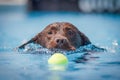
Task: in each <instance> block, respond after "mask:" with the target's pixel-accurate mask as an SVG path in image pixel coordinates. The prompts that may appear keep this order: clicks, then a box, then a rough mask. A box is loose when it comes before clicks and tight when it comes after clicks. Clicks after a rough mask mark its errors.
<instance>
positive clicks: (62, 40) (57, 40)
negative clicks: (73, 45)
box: [56, 39, 67, 44]
mask: <svg viewBox="0 0 120 80" xmlns="http://www.w3.org/2000/svg"><path fill="white" fill-rule="evenodd" d="M66 42H67V40H66V39H56V43H57V44H65V43H66Z"/></svg>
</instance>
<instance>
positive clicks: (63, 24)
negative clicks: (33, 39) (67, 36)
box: [47, 22, 76, 29]
mask: <svg viewBox="0 0 120 80" xmlns="http://www.w3.org/2000/svg"><path fill="white" fill-rule="evenodd" d="M53 27H54V28H57V29H63V28H72V29H76V28H75V26H74V25H72V24H70V23H67V22H56V23H52V24H50V25H48V26H47V28H48V29H51V28H53Z"/></svg>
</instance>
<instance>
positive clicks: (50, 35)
mask: <svg viewBox="0 0 120 80" xmlns="http://www.w3.org/2000/svg"><path fill="white" fill-rule="evenodd" d="M29 43H36V44H40V45H41V46H43V47H45V48H48V49H52V48H57V49H63V50H76V49H77V48H79V47H80V46H84V45H88V44H91V42H90V40H89V39H88V37H87V36H86V35H85V34H84V33H82V32H81V31H79V30H78V29H77V27H75V26H74V25H73V24H71V23H69V22H55V23H52V24H49V25H48V26H47V27H46V28H45V29H44V30H43V31H41V32H40V33H38V34H37V35H36V36H35V37H33V38H32V39H31V40H29V41H28V42H26V43H24V44H22V45H21V46H19V48H24V47H25V45H27V44H29Z"/></svg>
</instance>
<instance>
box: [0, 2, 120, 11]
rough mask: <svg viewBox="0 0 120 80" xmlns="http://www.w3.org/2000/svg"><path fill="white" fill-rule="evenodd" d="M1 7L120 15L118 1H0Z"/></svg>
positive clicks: (119, 3)
mask: <svg viewBox="0 0 120 80" xmlns="http://www.w3.org/2000/svg"><path fill="white" fill-rule="evenodd" d="M0 5H1V6H5V5H6V6H25V7H26V9H27V10H29V11H33V10H39V11H41V10H42V11H45V10H49V11H80V12H111V13H120V0H0Z"/></svg>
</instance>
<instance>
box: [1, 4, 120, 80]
mask: <svg viewBox="0 0 120 80" xmlns="http://www.w3.org/2000/svg"><path fill="white" fill-rule="evenodd" d="M62 21H65V22H70V23H72V24H74V25H75V26H77V28H78V29H79V30H80V31H82V32H83V33H85V34H86V35H87V36H88V37H89V39H90V40H91V42H92V43H93V44H94V45H96V46H98V47H102V48H105V49H107V52H101V51H100V52H99V51H96V52H95V51H93V52H89V54H87V55H84V57H85V58H83V54H85V52H81V51H79V49H78V51H75V52H72V54H70V55H66V56H67V57H68V60H69V63H68V65H65V66H50V65H48V63H47V60H48V58H49V57H50V56H51V55H50V54H30V53H31V52H30V51H28V52H26V50H24V51H23V54H22V53H20V52H18V51H16V50H14V48H15V47H17V46H19V45H21V44H22V43H24V42H25V41H27V40H29V39H31V38H32V37H33V36H35V35H36V34H37V33H38V32H40V31H42V30H43V29H44V28H45V26H47V25H48V24H50V23H53V22H62ZM44 50H45V51H48V50H46V49H44ZM24 52H25V53H24ZM36 52H38V51H36ZM34 53H35V52H34ZM40 53H42V52H40ZM66 53H67V52H66ZM0 80H120V15H119V14H108V13H106V14H83V13H78V12H31V13H28V12H26V10H25V9H24V7H5V6H4V7H0Z"/></svg>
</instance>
